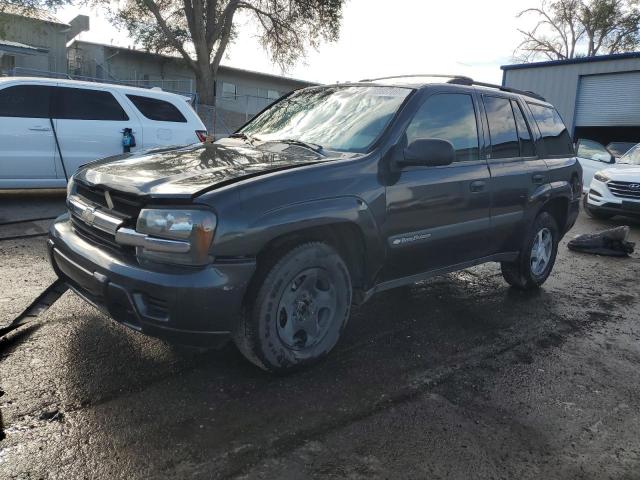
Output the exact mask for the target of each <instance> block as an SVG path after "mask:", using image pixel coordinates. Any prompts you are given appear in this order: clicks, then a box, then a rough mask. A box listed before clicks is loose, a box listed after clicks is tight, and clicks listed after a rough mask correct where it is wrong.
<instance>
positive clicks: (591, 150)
mask: <svg viewBox="0 0 640 480" xmlns="http://www.w3.org/2000/svg"><path fill="white" fill-rule="evenodd" d="M576 154H577V155H578V157H579V158H585V159H587V160H594V161H596V162H604V163H611V153H610V152H609V150H607V149H606V148H605V147H604V146H603V145H602V144H600V143H598V142H595V141H593V140H586V139H580V141H579V142H578V151H577V152H576Z"/></svg>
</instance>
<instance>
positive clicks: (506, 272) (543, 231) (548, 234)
mask: <svg viewBox="0 0 640 480" xmlns="http://www.w3.org/2000/svg"><path fill="white" fill-rule="evenodd" d="M558 240H559V231H558V226H557V224H556V221H555V220H554V218H553V217H552V216H551V215H550V214H548V213H547V212H542V213H540V214H539V215H538V216H537V217H536V219H535V221H534V222H533V227H532V228H531V230H530V232H529V234H528V235H527V238H526V239H525V242H524V246H523V248H522V250H521V251H520V256H519V257H518V260H516V261H515V262H502V263H501V267H502V276H503V277H504V279H505V280H506V281H507V283H508V284H509V285H511V286H513V287H516V288H520V289H523V290H532V289H535V288H538V287H539V286H540V285H542V284H543V283H544V282H545V281H546V280H547V278H548V277H549V274H550V273H551V270H552V269H553V265H554V263H555V261H556V254H557V253H558Z"/></svg>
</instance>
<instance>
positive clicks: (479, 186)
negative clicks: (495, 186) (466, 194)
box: [469, 180, 486, 193]
mask: <svg viewBox="0 0 640 480" xmlns="http://www.w3.org/2000/svg"><path fill="white" fill-rule="evenodd" d="M485 186H486V183H485V182H484V181H483V180H476V181H475V182H471V184H470V185H469V190H471V192H472V193H478V192H482V191H484V187H485Z"/></svg>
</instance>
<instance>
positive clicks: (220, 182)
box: [49, 76, 582, 372]
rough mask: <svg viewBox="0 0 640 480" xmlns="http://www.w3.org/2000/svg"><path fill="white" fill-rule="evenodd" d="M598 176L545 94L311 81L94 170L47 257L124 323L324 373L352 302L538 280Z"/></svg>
mask: <svg viewBox="0 0 640 480" xmlns="http://www.w3.org/2000/svg"><path fill="white" fill-rule="evenodd" d="M581 192H582V171H581V168H580V165H579V163H578V162H577V160H576V158H575V155H574V151H573V146H572V140H571V138H570V135H569V133H568V132H567V129H566V128H565V126H564V124H563V123H562V120H561V119H560V117H559V115H558V113H557V112H556V110H555V109H554V108H553V106H552V105H550V104H549V103H547V102H545V101H544V99H542V98H541V97H539V96H537V95H535V94H532V93H527V92H518V91H513V90H509V89H506V88H503V87H499V86H492V85H486V84H479V83H477V82H474V81H473V80H471V79H469V78H466V77H424V76H418V77H403V78H384V79H376V80H368V81H362V82H358V83H353V84H340V85H332V86H322V87H312V88H307V89H303V90H299V91H296V92H293V93H291V94H290V95H288V96H287V97H285V98H283V99H282V100H280V101H278V102H277V103H275V104H273V105H272V106H270V107H268V108H267V109H266V110H264V111H263V112H261V113H260V114H258V115H257V116H256V118H254V119H253V120H252V121H250V122H249V123H248V124H247V125H245V126H244V127H242V128H241V129H240V130H239V131H238V132H237V133H235V134H234V135H232V136H231V137H230V138H227V139H223V140H220V141H218V142H216V143H214V144H209V145H198V146H190V147H186V148H179V149H169V150H158V151H155V152H146V153H144V154H138V155H123V156H118V157H112V158H108V159H105V160H101V161H97V162H94V163H91V164H88V165H86V166H85V167H84V168H82V169H81V170H80V171H79V172H78V173H77V174H76V175H74V177H73V181H72V182H71V183H70V186H69V195H68V200H67V203H68V207H69V212H68V214H66V215H64V216H62V217H60V218H59V219H58V220H57V221H56V222H55V223H54V225H53V226H52V228H51V234H50V240H49V252H50V255H51V262H52V265H53V267H54V269H55V270H56V272H57V273H58V275H59V276H60V277H61V278H63V279H64V280H65V281H66V282H67V283H68V284H69V286H70V287H71V288H72V289H74V290H75V291H76V292H77V293H78V294H79V295H80V296H81V297H83V298H84V299H86V300H87V301H89V302H91V303H92V304H94V305H96V306H97V307H98V308H100V309H102V310H103V311H105V312H106V313H107V314H109V315H110V316H111V317H113V318H114V319H115V320H117V321H119V322H121V323H123V324H125V325H127V326H129V327H131V328H133V329H136V330H138V331H141V332H143V333H147V334H150V335H155V336H159V337H162V338H166V339H169V340H172V341H175V342H179V343H185V344H195V345H214V344H218V343H221V342H225V341H227V340H229V339H233V340H234V341H235V342H236V344H237V345H238V347H239V348H240V350H241V351H242V352H243V354H244V355H245V356H246V357H247V358H248V359H249V360H251V361H252V362H253V363H255V364H256V365H258V366H260V367H262V368H264V369H267V370H270V371H277V372H283V371H289V370H291V369H294V368H297V367H300V366H302V365H306V364H309V363H312V362H314V361H317V360H318V359H319V358H321V357H323V356H324V355H326V354H327V353H328V352H329V351H330V350H331V349H332V348H333V347H334V345H335V344H336V342H337V341H338V338H339V336H340V334H341V332H342V330H343V329H344V327H345V325H346V323H347V320H348V318H349V312H350V308H351V305H352V303H353V302H355V303H361V302H364V301H366V300H367V299H368V298H370V297H371V296H372V295H373V294H375V293H376V292H379V291H382V290H386V289H389V288H393V287H397V286H400V285H406V284H410V283H412V282H416V281H419V280H421V279H424V278H427V277H430V276H433V275H438V274H442V273H446V272H451V271H455V270H459V269H462V268H466V267H470V266H472V265H477V264H480V263H484V262H500V263H501V265H502V272H503V275H504V278H505V279H506V281H507V282H508V283H509V284H511V285H513V286H514V287H516V288H522V289H530V288H537V287H538V286H540V285H541V284H542V283H543V282H544V281H545V280H546V279H547V277H548V276H549V274H550V273H551V269H552V267H553V264H554V261H555V257H556V252H557V247H558V242H559V240H560V239H561V238H562V236H563V235H564V234H565V233H566V232H567V231H568V230H569V229H570V228H571V227H572V225H573V224H574V222H575V220H576V217H577V215H578V208H579V199H580V195H581Z"/></svg>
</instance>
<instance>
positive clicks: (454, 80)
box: [360, 73, 547, 102]
mask: <svg viewBox="0 0 640 480" xmlns="http://www.w3.org/2000/svg"><path fill="white" fill-rule="evenodd" d="M413 77H435V78H448V79H449V80H447V81H446V82H445V83H450V84H453V85H468V86H474V85H475V86H478V87H487V88H497V89H498V90H501V91H503V92H509V93H516V94H519V95H526V96H527V97H532V98H536V99H538V100H542V101H543V102H546V101H547V100H546V99H545V98H544V97H543V96H542V95H538V94H537V93H535V92H531V91H529V90H518V89H517V88H511V87H505V86H504V85H496V84H493V83H486V82H477V81H475V80H474V79H473V78H470V77H466V76H464V75H442V74H434V73H419V74H415V75H395V76H392V77H380V78H367V79H364V80H360V81H361V82H375V81H377V80H393V79H399V78H413Z"/></svg>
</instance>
